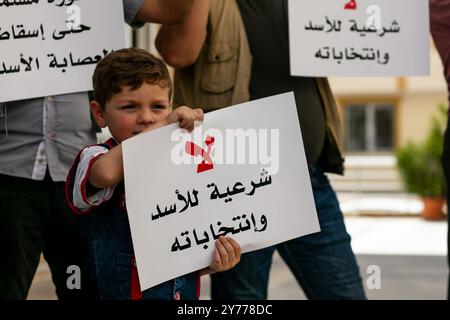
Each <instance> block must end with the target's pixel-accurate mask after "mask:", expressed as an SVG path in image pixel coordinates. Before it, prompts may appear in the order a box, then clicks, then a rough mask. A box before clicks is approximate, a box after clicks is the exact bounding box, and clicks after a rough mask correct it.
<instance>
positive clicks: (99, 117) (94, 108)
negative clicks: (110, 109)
mask: <svg viewBox="0 0 450 320" xmlns="http://www.w3.org/2000/svg"><path fill="white" fill-rule="evenodd" d="M90 108H91V112H92V115H93V116H94V119H95V122H97V124H98V126H99V127H100V128H105V127H106V126H107V123H106V120H105V118H104V117H103V109H102V107H101V106H100V104H99V103H98V102H97V101H95V100H94V101H91V104H90Z"/></svg>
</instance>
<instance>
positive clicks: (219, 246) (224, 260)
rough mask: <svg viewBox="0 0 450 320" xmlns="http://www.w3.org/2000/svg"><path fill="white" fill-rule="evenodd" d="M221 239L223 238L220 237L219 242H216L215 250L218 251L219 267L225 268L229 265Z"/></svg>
mask: <svg viewBox="0 0 450 320" xmlns="http://www.w3.org/2000/svg"><path fill="white" fill-rule="evenodd" d="M222 238H223V236H220V238H219V240H217V241H216V248H217V250H219V254H220V261H221V265H222V266H227V265H228V263H229V260H228V253H227V250H226V249H225V247H224V246H223V244H222Z"/></svg>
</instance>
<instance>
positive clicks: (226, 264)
mask: <svg viewBox="0 0 450 320" xmlns="http://www.w3.org/2000/svg"><path fill="white" fill-rule="evenodd" d="M240 260H241V246H240V245H239V244H238V243H237V242H236V241H235V240H234V239H232V238H225V237H224V236H220V238H219V239H218V240H216V249H215V251H214V256H213V260H212V262H211V264H210V265H209V267H206V268H205V269H202V270H201V271H200V274H201V275H204V274H211V273H215V272H221V271H226V270H229V269H231V268H233V267H234V266H235V265H236V264H237V263H238V262H239V261H240Z"/></svg>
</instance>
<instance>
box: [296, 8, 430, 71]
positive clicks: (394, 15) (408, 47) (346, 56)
mask: <svg viewBox="0 0 450 320" xmlns="http://www.w3.org/2000/svg"><path fill="white" fill-rule="evenodd" d="M289 38H290V61H291V74H292V75H294V76H317V77H326V76H419V75H428V74H429V66H430V63H429V17H428V1H427V0H395V1H392V0H355V1H349V0H332V1H331V0H315V1H311V2H308V3H305V2H303V1H297V0H289Z"/></svg>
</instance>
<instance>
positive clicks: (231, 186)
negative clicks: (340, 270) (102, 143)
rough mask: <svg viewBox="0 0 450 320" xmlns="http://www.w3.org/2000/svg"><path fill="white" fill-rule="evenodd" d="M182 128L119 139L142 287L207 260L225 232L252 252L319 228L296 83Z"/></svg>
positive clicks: (244, 250) (194, 267)
mask: <svg viewBox="0 0 450 320" xmlns="http://www.w3.org/2000/svg"><path fill="white" fill-rule="evenodd" d="M177 128H178V124H174V125H171V126H168V127H165V128H161V129H159V130H156V131H153V132H149V133H146V134H142V135H138V136H136V137H133V138H131V139H129V140H126V141H124V142H123V144H122V148H123V159H124V174H125V192H126V206H127V210H128V216H129V221H130V227H131V233H132V238H133V246H134V250H135V255H136V262H137V266H138V270H139V279H140V284H141V289H142V290H144V289H147V288H150V287H152V286H155V285H157V284H159V283H161V282H164V281H166V280H169V279H173V278H175V277H177V276H180V275H183V274H186V273H189V272H192V271H194V270H198V269H201V268H203V267H206V266H208V265H209V264H210V262H211V259H212V252H213V250H214V241H215V239H216V238H218V237H219V236H220V235H225V236H231V237H233V238H234V239H236V240H237V241H238V242H239V244H240V245H241V248H242V250H243V252H247V251H252V250H256V249H260V248H263V247H266V246H269V245H272V244H276V243H280V242H283V241H286V240H289V239H292V238H296V237H298V236H302V235H306V234H309V233H313V232H318V231H320V228H319V223H318V219H317V213H316V209H315V205H314V199H313V194H312V189H311V183H310V179H309V173H308V166H307V163H306V158H305V153H304V149H303V142H302V137H301V132H300V126H299V121H298V116H297V109H296V105H295V100H294V95H293V93H286V94H281V95H277V96H273V97H269V98H265V99H261V100H257V101H252V102H247V103H244V104H241V105H237V106H233V107H229V108H226V109H222V110H219V111H215V112H211V113H208V114H206V115H205V120H204V122H203V125H201V126H197V127H196V128H195V129H194V131H193V132H192V133H191V134H187V133H186V131H184V130H181V129H177ZM193 160H195V161H193Z"/></svg>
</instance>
